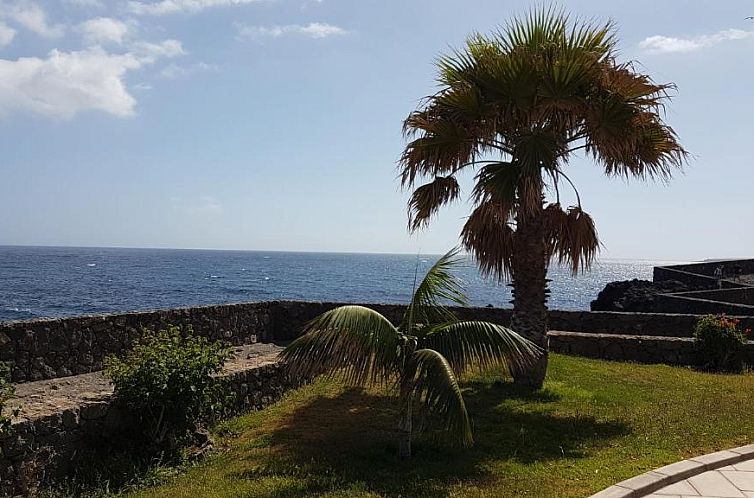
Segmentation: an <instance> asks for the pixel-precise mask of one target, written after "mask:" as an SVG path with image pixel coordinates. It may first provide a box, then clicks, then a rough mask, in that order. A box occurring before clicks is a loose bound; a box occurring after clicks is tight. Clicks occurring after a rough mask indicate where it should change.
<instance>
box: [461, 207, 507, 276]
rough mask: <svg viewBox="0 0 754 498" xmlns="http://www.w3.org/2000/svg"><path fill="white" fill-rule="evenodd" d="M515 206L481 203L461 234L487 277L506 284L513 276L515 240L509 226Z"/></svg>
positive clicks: (464, 242)
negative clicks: (506, 280) (504, 280)
mask: <svg viewBox="0 0 754 498" xmlns="http://www.w3.org/2000/svg"><path fill="white" fill-rule="evenodd" d="M514 208H515V204H514V203H506V202H502V201H500V200H496V199H491V200H488V201H484V202H482V203H480V204H479V205H478V206H477V207H476V208H475V209H474V211H473V212H472V213H471V216H469V218H468V220H466V223H465V224H464V226H463V229H462V230H461V242H462V244H463V247H464V248H466V250H467V251H469V252H470V253H471V254H472V255H473V256H474V259H475V260H476V261H477V263H478V264H479V269H480V270H481V272H482V273H483V274H484V275H486V276H493V277H495V278H497V279H498V280H503V279H505V278H507V277H508V275H509V274H510V268H511V263H512V258H513V238H514V237H515V233H514V232H513V228H511V226H510V221H511V215H512V212H513V210H514Z"/></svg>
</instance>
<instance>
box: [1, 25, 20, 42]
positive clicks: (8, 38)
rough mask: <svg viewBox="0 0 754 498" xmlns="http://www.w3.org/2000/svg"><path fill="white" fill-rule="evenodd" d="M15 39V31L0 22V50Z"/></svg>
mask: <svg viewBox="0 0 754 498" xmlns="http://www.w3.org/2000/svg"><path fill="white" fill-rule="evenodd" d="M15 37H16V30H15V29H13V28H11V27H10V26H8V25H7V24H5V23H2V22H0V48H2V47H5V46H6V45H10V43H11V42H12V41H13V38H15Z"/></svg>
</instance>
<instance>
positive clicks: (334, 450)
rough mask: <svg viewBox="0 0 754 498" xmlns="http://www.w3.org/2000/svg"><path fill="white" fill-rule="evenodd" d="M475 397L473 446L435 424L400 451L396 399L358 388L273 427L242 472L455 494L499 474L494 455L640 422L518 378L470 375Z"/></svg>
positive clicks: (579, 445) (540, 457)
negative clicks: (563, 401)
mask: <svg viewBox="0 0 754 498" xmlns="http://www.w3.org/2000/svg"><path fill="white" fill-rule="evenodd" d="M465 399H466V404H467V407H468V410H469V412H470V415H471V417H472V421H473V424H474V437H475V440H476V444H475V445H474V446H473V447H472V448H469V449H461V448H454V447H452V446H449V445H448V444H444V443H443V442H442V441H439V440H437V439H435V438H432V437H429V435H427V434H425V435H422V436H420V437H417V438H416V440H415V447H414V453H415V455H414V457H413V458H412V459H410V460H408V461H399V460H398V458H397V456H396V454H397V446H396V443H395V440H396V432H395V424H396V420H397V418H396V417H397V409H396V399H395V398H394V397H391V396H386V395H383V394H375V393H374V392H365V391H363V390H361V389H349V390H347V391H345V392H343V393H342V394H341V395H339V396H336V397H321V398H318V399H316V400H315V401H313V402H311V403H310V404H308V405H306V406H303V407H301V408H299V409H297V410H296V411H295V412H293V413H292V414H290V415H289V416H288V417H287V419H286V420H285V421H284V422H283V423H282V425H281V426H280V428H279V429H277V430H276V431H275V432H273V433H272V434H271V436H268V439H267V441H266V443H267V444H268V448H269V451H267V452H264V454H259V455H257V457H258V458H257V463H259V465H258V466H257V467H256V468H254V469H253V470H249V471H245V472H243V473H238V474H236V475H234V476H233V477H234V478H239V479H259V478H264V477H273V476H277V477H280V476H290V477H294V476H295V477H299V478H304V480H305V481H306V482H307V483H308V484H307V485H306V486H304V487H303V488H297V490H289V491H288V492H287V493H286V496H305V495H307V494H311V493H316V492H324V491H327V490H328V489H348V488H349V487H353V486H357V487H359V488H366V489H368V490H370V491H373V492H376V493H379V494H381V495H386V496H407V495H408V496H447V495H448V494H449V493H450V488H451V486H452V485H454V484H458V483H459V482H461V483H462V482H464V481H472V480H473V481H474V482H476V483H479V482H480V481H484V480H486V479H490V478H491V475H490V474H489V471H488V470H486V469H487V468H488V466H486V465H484V464H485V463H487V462H495V461H501V460H502V461H506V460H509V461H512V462H515V463H518V464H531V463H534V462H542V461H549V460H555V459H562V458H583V457H585V456H588V454H589V453H590V449H594V448H596V447H600V446H604V445H606V444H608V443H609V441H610V440H611V439H614V438H616V437H619V436H623V435H626V434H628V433H629V432H630V427H629V426H627V425H626V424H623V423H619V422H605V421H598V420H596V419H594V418H593V417H586V416H562V415H556V414H553V413H551V412H552V411H553V410H552V409H549V410H548V409H547V404H550V403H554V402H555V401H557V400H558V396H557V395H555V394H554V393H552V392H548V391H543V392H534V393H532V392H530V391H525V390H522V389H519V388H517V387H516V386H513V385H512V384H511V383H492V384H490V383H481V382H480V383H467V384H465ZM505 399H514V400H516V401H517V402H518V401H523V402H527V403H526V404H530V403H529V402H531V403H535V404H536V403H541V404H543V405H544V406H545V408H544V409H541V410H538V411H535V410H531V409H529V410H521V409H517V408H515V407H511V406H510V404H508V403H501V400H505ZM518 404H519V405H521V406H526V405H524V404H522V403H518Z"/></svg>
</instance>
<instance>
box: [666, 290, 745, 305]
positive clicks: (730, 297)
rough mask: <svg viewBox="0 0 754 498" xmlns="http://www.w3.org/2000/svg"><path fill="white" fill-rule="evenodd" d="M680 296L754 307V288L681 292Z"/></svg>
mask: <svg viewBox="0 0 754 498" xmlns="http://www.w3.org/2000/svg"><path fill="white" fill-rule="evenodd" d="M678 295H679V296H682V297H686V298H692V299H709V300H712V301H724V302H726V303H733V304H744V305H748V306H754V287H738V288H735V289H719V290H711V291H691V292H681V293H679V294H678ZM752 311H754V310H752Z"/></svg>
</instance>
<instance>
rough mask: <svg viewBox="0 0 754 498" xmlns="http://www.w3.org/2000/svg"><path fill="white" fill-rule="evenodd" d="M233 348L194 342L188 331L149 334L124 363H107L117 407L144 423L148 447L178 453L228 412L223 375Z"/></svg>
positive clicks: (174, 329)
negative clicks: (209, 422) (207, 423)
mask: <svg viewBox="0 0 754 498" xmlns="http://www.w3.org/2000/svg"><path fill="white" fill-rule="evenodd" d="M229 357H230V348H229V347H228V345H227V344H226V343H222V342H219V341H216V342H212V343H210V342H209V341H208V340H207V339H206V338H204V337H195V336H193V335H192V333H191V329H190V328H189V329H188V330H187V331H185V332H184V333H182V332H181V329H180V328H178V327H174V326H171V327H168V328H167V329H166V330H162V331H159V332H157V333H145V334H144V336H143V337H142V338H141V339H140V340H139V341H137V343H136V345H135V346H134V348H133V349H132V350H131V351H129V352H128V353H127V354H126V355H125V357H124V358H123V359H120V358H117V357H115V356H111V357H108V358H107V359H106V360H105V375H106V376H107V377H108V378H109V379H110V380H111V381H112V383H113V385H114V386H115V402H116V403H117V404H118V405H120V406H122V407H123V408H125V409H126V410H127V411H128V412H129V413H130V415H131V416H132V417H133V418H134V419H135V420H136V421H138V422H139V426H140V428H141V432H142V433H143V434H144V436H145V437H146V438H147V443H148V444H150V445H153V446H154V447H155V448H156V449H158V450H161V451H164V450H167V451H169V452H172V451H175V450H177V449H178V448H180V446H182V444H183V443H185V442H187V441H188V438H190V436H191V434H192V432H193V431H195V430H196V429H197V428H198V427H199V426H200V425H201V424H202V423H203V422H205V421H207V420H208V419H210V418H212V417H213V416H218V415H219V414H222V413H223V412H224V411H225V407H226V405H227V402H226V398H227V397H228V396H229V393H228V391H227V385H226V382H225V379H223V378H221V377H220V376H219V374H220V373H221V372H222V369H223V365H224V364H225V362H226V361H227V360H228V358H229Z"/></svg>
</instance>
